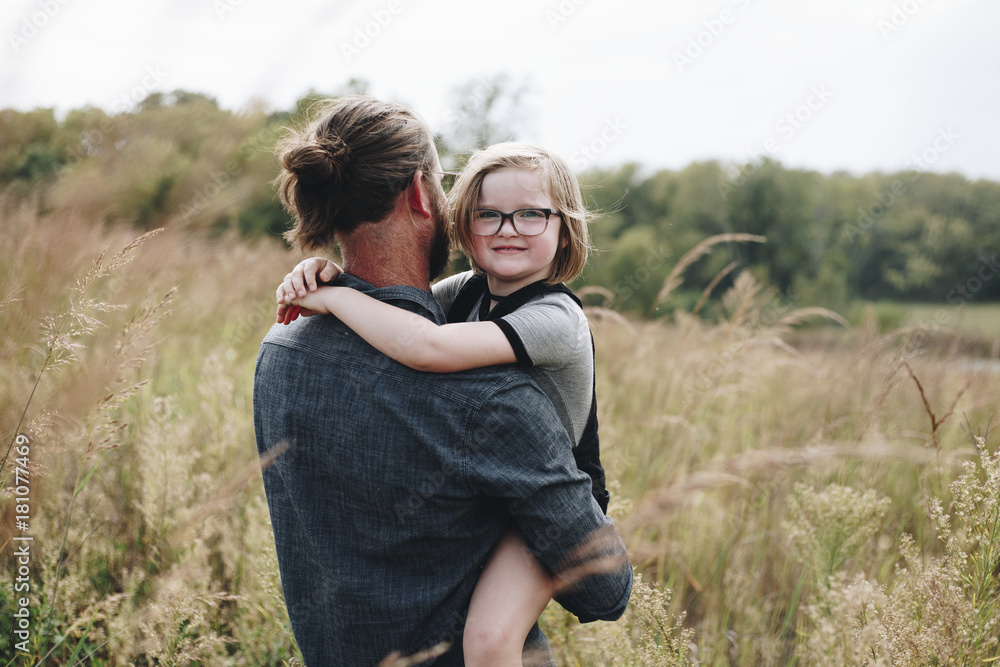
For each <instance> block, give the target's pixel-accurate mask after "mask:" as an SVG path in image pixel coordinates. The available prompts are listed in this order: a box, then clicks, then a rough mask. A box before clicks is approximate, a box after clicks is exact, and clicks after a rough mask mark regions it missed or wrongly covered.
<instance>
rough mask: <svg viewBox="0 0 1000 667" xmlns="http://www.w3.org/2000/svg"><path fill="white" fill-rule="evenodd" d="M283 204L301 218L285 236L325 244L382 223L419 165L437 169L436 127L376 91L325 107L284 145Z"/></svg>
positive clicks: (279, 181) (302, 245)
mask: <svg viewBox="0 0 1000 667" xmlns="http://www.w3.org/2000/svg"><path fill="white" fill-rule="evenodd" d="M276 150H277V155H278V156H279V159H280V162H281V166H282V170H281V173H280V174H279V175H278V178H276V179H275V183H276V185H277V186H278V193H279V194H280V195H281V202H282V203H283V204H284V205H285V208H286V209H287V210H288V212H289V213H291V214H292V215H293V216H294V217H295V226H294V227H293V228H292V229H291V230H289V231H288V232H286V233H285V238H286V239H287V240H288V241H289V242H290V243H292V244H293V245H295V246H296V247H298V248H299V249H301V250H305V251H309V250H325V249H326V248H328V247H329V246H330V245H331V244H332V243H333V242H334V240H335V237H336V234H338V233H345V234H347V233H351V232H353V231H354V230H355V229H357V228H358V226H359V225H361V224H365V223H369V222H378V221H380V220H382V219H384V218H385V216H387V215H388V214H389V212H390V211H392V209H393V206H395V203H396V199H397V197H398V196H399V194H400V193H401V192H402V191H403V190H404V189H405V188H406V186H407V185H408V184H409V183H410V182H412V180H413V175H414V174H415V173H416V172H417V171H418V170H420V171H425V172H429V171H430V170H432V169H435V168H438V169H439V168H440V167H437V159H436V156H437V153H436V151H435V149H434V143H433V140H432V138H431V133H430V130H428V129H427V125H425V124H424V123H423V121H421V120H420V119H419V118H417V116H415V115H414V114H413V112H411V111H410V110H408V109H407V108H406V107H403V106H401V105H399V104H394V103H392V102H379V101H378V100H374V99H372V98H370V97H364V96H362V97H348V98H343V99H339V100H335V101H332V102H329V103H326V104H323V105H321V106H320V107H319V108H318V109H316V112H315V115H314V117H313V120H312V122H310V123H309V124H308V126H307V127H305V128H302V129H300V130H290V131H289V133H288V134H287V135H286V136H285V137H284V139H283V140H282V141H281V142H279V144H278V145H277V147H276Z"/></svg>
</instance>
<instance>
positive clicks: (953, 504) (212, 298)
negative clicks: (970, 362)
mask: <svg viewBox="0 0 1000 667" xmlns="http://www.w3.org/2000/svg"><path fill="white" fill-rule="evenodd" d="M2 227H3V235H2V239H0V244H2V245H0V263H2V267H3V268H2V269H0V300H3V301H4V305H3V306H0V332H2V337H0V340H2V343H0V345H2V349H3V355H2V361H0V367H2V370H3V376H4V383H3V386H2V389H0V392H2V397H3V400H2V402H0V418H2V433H3V435H4V438H5V440H4V445H5V447H4V450H6V449H7V448H6V444H8V442H9V443H14V442H15V437H16V436H17V435H18V434H21V435H23V436H25V437H26V438H27V442H28V443H29V445H30V449H29V454H28V455H27V456H18V454H17V448H16V447H15V449H14V450H12V454H11V458H10V459H9V460H8V461H7V463H6V465H5V467H4V468H3V471H2V473H0V479H2V480H3V496H2V497H0V521H2V523H0V526H2V533H0V547H2V551H0V571H2V577H3V580H4V582H5V583H4V586H3V588H2V589H0V591H2V592H0V610H2V615H3V617H4V618H5V619H6V618H12V619H14V618H15V614H16V613H18V611H19V609H20V606H19V601H18V598H19V597H20V596H21V595H23V593H19V594H15V593H14V592H13V586H12V583H13V582H14V581H15V580H16V578H17V576H18V571H19V567H20V565H19V563H18V560H17V557H16V556H15V549H16V548H18V547H19V545H21V544H23V542H15V541H14V540H13V538H14V537H18V536H21V537H24V536H30V537H32V538H33V539H32V541H31V542H30V558H29V559H28V560H29V564H28V566H27V567H28V570H29V575H28V577H27V578H28V581H29V583H30V586H31V589H30V604H29V606H28V609H29V613H30V619H29V622H28V625H29V627H30V633H29V638H28V639H27V641H26V644H24V645H23V647H24V648H26V649H27V650H26V651H25V652H22V651H20V650H17V647H16V643H17V642H19V641H20V639H19V638H18V637H17V636H16V635H14V634H12V633H5V634H3V635H2V636H0V656H7V657H8V659H9V660H10V661H11V664H26V665H27V664H35V663H38V662H39V661H44V662H45V663H47V664H63V665H68V664H77V663H78V662H86V663H94V664H102V665H128V664H135V665H153V664H169V665H173V664H191V663H197V664H205V665H229V664H253V665H285V664H290V662H291V661H293V659H295V658H297V656H298V652H297V650H296V648H295V646H294V643H293V640H292V637H291V632H290V628H289V625H288V619H287V615H286V612H285V609H284V604H283V601H282V598H281V592H280V588H279V579H278V572H277V563H276V560H275V556H274V547H273V541H272V538H271V534H270V527H269V520H268V514H267V507H266V503H265V501H264V494H263V488H262V485H261V483H260V474H259V468H258V464H257V457H256V448H255V445H254V435H253V425H252V414H251V391H252V375H253V365H254V358H255V355H256V352H257V348H258V345H259V343H260V340H261V338H262V337H263V335H264V333H265V332H266V330H267V328H268V327H269V326H270V322H271V316H272V309H273V307H272V306H271V300H272V295H273V288H274V283H275V281H276V280H277V278H279V277H280V276H282V275H284V273H285V272H286V271H287V270H288V268H289V267H290V265H291V264H292V263H293V262H294V259H295V258H294V257H293V256H292V255H291V254H290V253H288V252H287V251H285V250H284V249H282V248H281V247H280V246H279V244H276V243H268V242H261V243H258V244H255V245H254V244H249V243H246V242H244V241H239V240H236V239H234V238H230V237H223V238H215V239H211V238H208V237H198V236H192V235H184V234H183V233H181V232H179V231H176V230H171V231H165V232H163V233H160V234H157V235H154V236H151V237H150V238H147V239H144V240H143V242H142V243H141V245H139V246H137V247H132V248H130V247H129V244H130V243H132V241H133V240H134V237H135V233H134V232H132V231H131V230H128V229H121V228H101V227H100V226H97V225H92V224H90V222H89V221H87V220H81V219H74V218H73V217H68V216H65V215H60V216H54V217H37V216H34V215H29V214H27V213H23V212H17V211H13V212H8V213H6V214H5V215H4V220H3V224H2ZM123 248H126V249H127V250H126V251H124V252H120V249H123ZM105 250H106V254H105V255H104V256H103V257H102V258H101V260H100V263H99V264H95V260H96V259H97V258H98V256H100V254H101V252H102V251H105ZM130 259H131V260H132V261H128V260H130ZM81 281H82V282H81ZM175 288H176V289H175ZM772 295H773V292H769V291H768V290H766V289H764V286H761V285H758V284H756V283H754V282H753V280H752V279H751V278H750V277H749V274H744V276H743V277H741V278H740V279H739V280H737V281H736V284H735V285H734V286H733V287H732V288H731V289H730V290H729V291H728V292H727V293H726V294H725V295H724V297H723V300H722V306H723V308H722V310H723V312H724V313H725V317H724V319H723V320H722V321H721V322H718V323H707V322H705V321H702V320H700V319H698V318H697V317H694V316H690V315H687V314H685V313H683V312H678V313H676V314H675V318H674V322H673V323H670V324H668V323H666V322H664V321H660V322H630V321H626V320H622V319H621V318H620V317H617V316H616V315H615V314H613V313H609V312H607V311H601V310H600V309H595V310H592V311H591V320H592V324H593V329H594V333H595V338H596V341H597V349H598V368H597V373H598V377H597V382H598V395H599V405H600V422H601V430H602V438H601V440H602V446H603V447H604V450H605V452H604V457H605V461H606V465H607V467H608V474H609V479H610V480H612V486H613V490H614V500H613V504H612V508H611V514H612V516H614V517H615V519H616V521H617V522H618V525H619V530H620V531H621V533H622V535H623V537H624V538H625V540H626V543H627V544H628V545H629V549H630V553H631V554H632V558H633V561H634V563H635V564H636V566H637V569H638V571H639V572H640V573H641V581H640V583H638V584H637V587H636V591H635V595H634V596H633V602H632V605H631V606H630V610H629V612H628V614H627V615H626V618H625V619H623V620H622V621H620V622H618V623H614V624H607V623H596V624H589V625H585V626H580V625H579V624H577V623H576V622H575V621H574V620H573V619H572V618H570V617H569V616H568V615H567V614H566V613H565V612H563V611H562V610H561V609H559V608H558V606H557V605H555V604H552V605H550V607H549V609H548V610H547V611H546V613H545V615H544V616H543V619H542V621H543V625H544V627H545V629H546V631H547V633H548V634H549V636H550V638H551V642H552V644H553V648H554V650H555V652H556V654H557V659H558V660H559V663H560V664H566V665H666V664H690V663H691V662H697V663H700V664H706V665H730V664H739V665H785V664H802V665H814V664H815V665H847V664H858V665H861V664H871V665H876V664H893V665H927V664H976V663H978V662H979V661H982V660H988V659H990V658H995V657H996V656H997V655H1000V654H998V652H997V651H998V649H997V643H996V640H997V627H998V626H997V619H998V607H997V605H998V602H1000V586H998V583H997V577H996V572H997V568H998V567H1000V532H998V531H1000V528H998V526H1000V513H998V509H997V508H998V504H997V502H998V501H997V498H1000V470H998V464H997V460H996V458H995V457H994V456H993V455H992V454H991V453H990V452H994V451H995V450H996V437H995V436H994V435H992V434H988V435H987V434H986V431H987V427H988V425H989V424H990V423H991V420H993V419H994V418H995V417H996V416H997V407H998V401H997V398H996V397H997V396H998V395H1000V375H998V374H996V373H989V372H981V373H979V374H975V375H974V374H973V373H972V372H970V371H969V370H967V366H966V365H964V364H962V363H960V360H959V359H958V356H957V355H959V354H960V352H961V350H962V349H963V348H962V346H960V345H953V344H950V341H952V339H953V338H954V339H955V340H957V338H956V337H958V338H960V337H961V336H962V335H963V334H961V333H954V332H950V331H940V330H938V331H926V330H921V329H920V327H919V326H917V327H916V328H910V329H906V328H905V325H906V324H910V323H908V322H907V323H904V322H901V323H900V324H901V326H903V327H904V328H902V329H899V330H894V331H885V330H884V329H885V328H884V326H880V323H879V322H878V321H876V318H875V317H874V316H873V315H872V316H867V317H865V316H862V317H861V318H860V323H859V324H857V325H856V326H854V327H852V328H851V329H850V330H849V331H846V332H845V333H844V334H842V335H839V336H836V337H830V336H828V335H826V334H824V335H822V336H818V338H822V340H823V344H822V345H801V346H800V345H798V342H799V341H803V340H807V339H808V338H809V336H810V333H809V332H808V331H807V332H805V333H803V332H802V331H801V329H795V330H794V331H793V328H795V327H799V326H800V325H801V323H803V322H805V321H812V320H815V319H816V318H817V317H819V318H821V319H822V318H823V316H824V315H825V314H824V313H822V312H819V311H792V310H789V309H787V308H785V307H783V306H781V304H780V303H776V302H775V301H774V300H773V298H772ZM103 304H109V305H103ZM113 304H120V305H121V306H122V307H121V308H112V307H110V305H113ZM883 324H884V322H883ZM793 334H794V335H793ZM942 337H944V340H942ZM790 340H794V341H796V346H795V347H793V346H792V345H790V344H789V342H788V341H790ZM43 369H44V371H43ZM36 381H37V386H36ZM963 424H964V425H965V430H968V431H969V433H964V432H963ZM977 435H978V436H979V437H978V438H977V437H976V436H977ZM17 467H21V468H23V469H24V470H25V471H27V473H28V476H27V479H28V480H29V481H30V495H29V501H28V503H27V505H28V506H29V508H30V513H29V514H30V518H29V520H28V521H27V528H23V529H22V528H21V527H20V526H18V524H17V523H16V517H17V516H18V515H19V514H20V510H19V509H18V508H17V505H18V504H19V503H20V502H21V501H18V500H16V496H15V494H14V489H15V488H16V483H15V482H16V481H17V480H16V479H15V475H14V471H15V469H16V468H17ZM8 582H11V583H8ZM15 622H16V621H15ZM16 627H17V626H16V625H15V629H16ZM4 662H5V663H6V661H4Z"/></svg>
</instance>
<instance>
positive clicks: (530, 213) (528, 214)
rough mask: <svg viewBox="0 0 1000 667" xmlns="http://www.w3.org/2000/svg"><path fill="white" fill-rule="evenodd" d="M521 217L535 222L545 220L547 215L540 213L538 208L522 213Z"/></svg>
mask: <svg viewBox="0 0 1000 667" xmlns="http://www.w3.org/2000/svg"><path fill="white" fill-rule="evenodd" d="M521 217H522V218H526V219H528V220H533V219H535V218H544V217H545V213H544V212H542V211H539V210H538V209H536V208H529V209H527V210H524V211H521Z"/></svg>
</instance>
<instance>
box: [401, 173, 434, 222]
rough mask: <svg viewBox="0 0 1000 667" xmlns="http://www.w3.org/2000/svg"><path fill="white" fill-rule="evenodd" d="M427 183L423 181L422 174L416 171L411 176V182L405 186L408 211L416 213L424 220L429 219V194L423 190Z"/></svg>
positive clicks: (427, 185)
mask: <svg viewBox="0 0 1000 667" xmlns="http://www.w3.org/2000/svg"><path fill="white" fill-rule="evenodd" d="M428 187H430V186H429V182H428V181H425V180H424V172H422V171H417V173H415V174H414V175H413V180H411V181H410V184H409V185H408V186H406V203H407V204H409V205H410V209H412V210H414V211H416V212H417V213H418V214H419V215H420V216H422V217H424V218H430V217H431V207H430V193H429V192H427V191H426V190H425V188H428Z"/></svg>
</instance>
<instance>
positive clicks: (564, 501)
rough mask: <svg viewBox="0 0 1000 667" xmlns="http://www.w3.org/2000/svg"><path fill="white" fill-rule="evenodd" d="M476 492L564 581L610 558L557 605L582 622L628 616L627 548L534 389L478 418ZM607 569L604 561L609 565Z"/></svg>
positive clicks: (469, 445) (526, 387)
mask: <svg viewBox="0 0 1000 667" xmlns="http://www.w3.org/2000/svg"><path fill="white" fill-rule="evenodd" d="M466 452H467V456H468V459H467V460H468V462H469V466H468V472H469V479H470V483H471V484H472V485H473V487H474V489H475V492H476V493H480V494H483V495H487V496H492V497H495V498H498V499H500V500H501V501H502V502H503V503H504V504H505V506H506V508H507V511H508V513H509V514H510V515H511V517H512V518H513V520H514V522H515V524H516V525H517V527H518V528H519V529H520V531H521V533H522V534H523V535H524V539H525V542H526V544H527V546H528V548H529V550H530V551H531V552H532V553H533V554H534V555H535V556H536V557H537V558H538V559H539V560H540V561H541V562H542V563H543V564H544V565H545V566H546V567H547V568H549V570H550V571H552V572H553V573H555V574H557V575H563V574H566V573H569V572H580V571H581V570H585V569H586V567H587V564H588V563H593V562H595V561H596V560H599V559H604V558H608V557H610V558H608V561H610V562H612V563H613V565H611V566H605V567H601V568H600V569H598V570H597V571H595V572H593V573H588V575H587V576H584V577H583V578H582V579H580V581H579V583H578V584H577V585H576V586H574V587H573V588H572V589H571V590H570V592H568V593H565V594H562V595H559V596H557V601H558V602H559V603H560V604H562V605H563V606H564V607H565V608H566V609H567V610H569V611H570V612H572V613H574V614H576V615H577V616H578V617H579V618H580V620H581V621H582V622H588V621H594V620H614V619H616V618H618V617H620V616H621V615H622V613H624V611H625V607H626V605H627V604H628V599H629V595H630V594H631V590H632V567H631V564H630V563H629V561H628V555H627V553H626V551H625V545H624V544H623V543H622V541H621V538H620V537H619V536H618V534H617V532H615V529H614V522H613V521H612V520H611V519H609V518H608V517H606V516H604V514H603V513H602V511H601V509H600V507H599V506H598V504H597V501H596V500H594V497H593V495H592V493H591V480H590V477H588V476H587V474H586V473H584V472H581V471H580V470H579V469H578V468H577V466H576V462H575V461H574V458H573V453H572V443H571V442H570V439H569V436H568V435H567V433H566V429H564V428H563V426H562V422H561V421H560V420H559V417H558V415H557V414H556V412H555V409H554V408H553V407H552V405H551V403H550V402H549V401H548V400H545V395H544V394H543V393H542V392H541V390H540V389H538V388H537V386H536V385H534V384H533V383H530V382H522V383H513V384H511V385H508V387H507V388H505V389H503V390H500V391H499V392H497V393H496V394H495V395H493V396H492V397H491V400H489V401H486V402H485V403H484V405H482V406H481V407H480V409H479V410H477V411H476V413H475V414H474V419H473V426H471V427H470V430H469V433H468V439H467V442H466ZM608 561H604V562H605V563H606V562H608Z"/></svg>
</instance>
